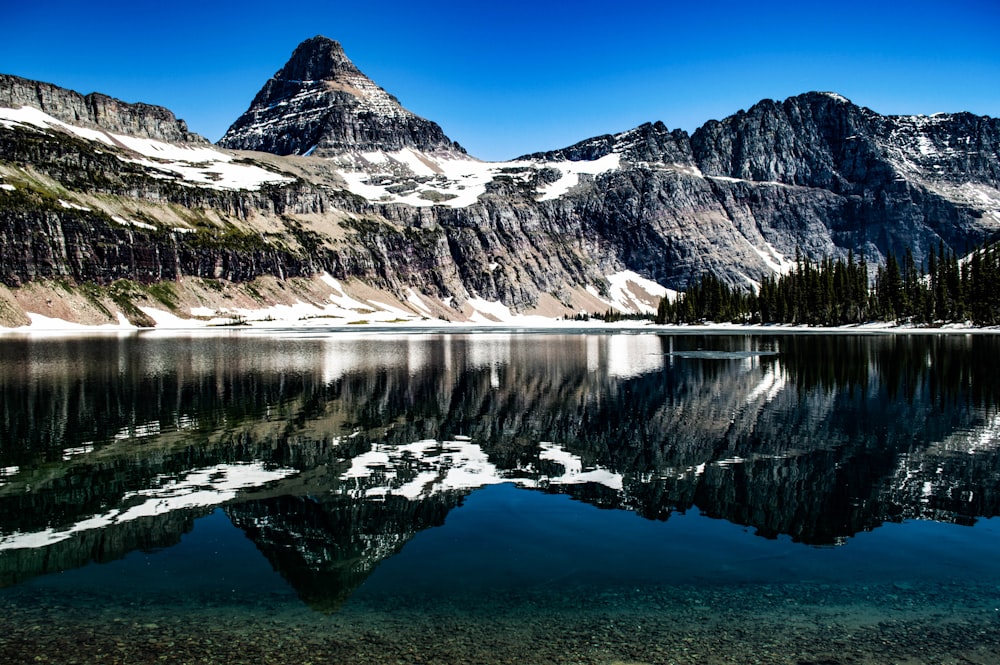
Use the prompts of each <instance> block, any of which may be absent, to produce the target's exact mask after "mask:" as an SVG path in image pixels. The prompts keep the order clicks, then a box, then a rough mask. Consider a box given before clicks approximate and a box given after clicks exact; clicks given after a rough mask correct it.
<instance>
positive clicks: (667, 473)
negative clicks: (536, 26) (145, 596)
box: [0, 333, 1000, 609]
mask: <svg viewBox="0 0 1000 665" xmlns="http://www.w3.org/2000/svg"><path fill="white" fill-rule="evenodd" d="M0 348H2V351H3V358H4V360H3V362H2V363H0V395H2V400H0V584H2V585H3V586H9V585H12V584H16V583H18V582H20V581H23V580H25V579H28V578H30V577H33V576H37V575H40V574H44V573H49V572H55V571H59V570H65V569H69V568H73V567H78V566H82V565H84V564H86V563H88V562H90V561H108V560H112V559H115V558H118V557H121V556H123V555H125V554H127V553H128V552H130V551H133V550H136V549H149V548H158V547H166V546H169V545H171V544H174V543H176V542H178V541H179V540H180V538H181V536H182V535H183V534H184V533H186V532H188V531H189V530H190V529H191V528H192V525H193V522H194V520H195V519H196V518H198V517H201V516H204V515H206V514H208V513H210V512H212V511H213V510H215V509H216V508H217V507H218V506H223V507H224V510H225V513H226V515H228V517H229V519H230V520H231V521H232V522H233V524H235V525H236V526H237V527H238V528H240V529H241V530H242V531H243V532H244V533H245V534H246V535H247V536H248V537H249V538H250V539H251V540H252V541H253V542H254V543H255V545H256V546H257V548H258V549H259V550H260V551H261V552H263V553H264V555H265V556H266V557H267V558H268V559H269V561H270V562H271V564H272V565H273V566H274V568H275V569H276V570H278V571H279V572H280V573H281V574H282V575H283V576H284V577H285V578H286V579H287V580H288V581H289V582H290V583H291V584H292V585H293V586H294V587H295V588H296V590H297V591H298V593H299V594H300V595H301V596H302V597H303V598H304V599H305V600H306V601H308V602H309V603H310V604H311V605H313V606H314V607H317V608H321V609H332V608H335V607H337V606H338V605H339V604H341V603H342V602H343V601H344V600H345V599H346V598H347V597H348V596H349V595H350V593H351V591H352V590H353V589H355V588H356V587H357V586H358V585H359V584H361V583H362V582H363V581H364V580H365V578H366V577H367V576H368V575H369V574H370V573H371V571H372V570H373V569H374V568H375V566H377V565H378V563H379V562H380V561H383V560H384V559H386V558H388V557H391V556H392V555H393V554H395V553H396V552H398V551H399V550H400V549H401V548H402V547H403V545H404V544H405V543H406V542H407V541H408V540H409V539H410V538H411V537H412V536H413V535H414V534H415V533H417V532H418V531H421V530H423V529H427V528H429V527H433V526H438V525H441V524H443V523H444V521H445V518H446V517H447V515H448V513H449V511H450V510H452V509H453V508H455V507H456V506H458V505H460V504H461V502H462V500H463V498H464V497H465V496H467V495H468V494H469V493H470V492H472V491H474V490H476V489H478V488H481V487H484V486H486V485H492V484H497V483H503V482H513V483H517V484H518V485H520V486H522V487H525V488H530V489H536V490H538V491H544V492H550V493H563V494H568V495H570V496H572V497H573V498H575V499H578V500H580V501H584V502H588V503H591V504H594V505H596V506H599V507H604V508H615V509H624V510H630V511H634V512H636V513H638V514H639V515H642V516H644V517H646V518H649V519H655V520H666V519H668V518H669V517H670V515H671V514H672V513H673V512H675V511H686V510H688V509H691V508H693V507H696V508H697V509H698V510H699V511H700V512H701V513H702V514H704V515H708V516H711V517H717V518H722V519H725V520H728V521H730V522H733V523H736V524H740V525H746V526H748V527H752V528H753V529H755V530H756V533H758V534H759V535H761V536H764V537H769V538H771V537H776V536H778V535H781V534H785V535H788V536H790V537H791V538H792V539H793V540H795V541H798V542H801V543H804V544H809V545H833V544H841V543H844V542H847V539H849V538H850V537H851V536H853V535H854V534H857V533H858V532H861V531H865V530H870V529H872V528H875V527H877V526H879V525H880V524H882V523H883V522H886V521H901V520H904V519H911V518H919V519H927V520H936V521H944V522H954V523H958V524H972V523H973V522H975V520H976V519H977V518H980V517H991V516H995V515H997V514H998V513H1000V506H998V493H997V488H998V484H1000V481H998V474H997V470H998V469H1000V459H998V453H997V448H998V447H1000V414H998V408H997V407H998V397H1000V339H998V338H997V337H995V336H992V335H926V336H924V335H912V336H907V335H856V336H855V335H798V336H794V335H774V336H769V335H743V334H739V335H700V334H684V335H663V336H660V335H652V334H642V335H626V334H618V335H583V334H577V335H573V334H569V335H564V334H490V335H474V336H473V335H443V334H441V335H438V334H435V335H429V334H423V335H387V334H386V335H367V336H366V335H354V336H348V335H343V334H331V335H319V334H316V335H312V336H310V335H305V334H299V335H296V336H290V337H287V338H281V337H268V336H254V335H248V334H238V333H233V334H218V335H210V336H202V337H174V338H164V337H159V336H156V335H148V336H147V335H131V336H124V337H88V338H83V339H54V340H52V339H49V340H46V339H36V340H27V339H6V340H2V341H0Z"/></svg>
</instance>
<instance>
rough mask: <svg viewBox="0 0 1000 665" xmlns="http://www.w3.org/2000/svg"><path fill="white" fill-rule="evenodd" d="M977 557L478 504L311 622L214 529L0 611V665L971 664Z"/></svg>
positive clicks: (920, 525)
mask: <svg viewBox="0 0 1000 665" xmlns="http://www.w3.org/2000/svg"><path fill="white" fill-rule="evenodd" d="M997 551H1000V523H998V520H997V519H991V520H984V521H981V522H979V523H978V524H976V525H975V526H974V527H971V528H970V527H963V526H956V525H948V524H938V523H928V522H904V523H902V524H886V525H883V526H882V527H881V528H879V529H876V530H874V531H872V532H869V533H864V534H859V535H858V536H857V537H856V538H855V539H854V540H853V541H852V542H851V543H850V544H849V545H848V546H847V547H836V548H823V547H819V548H817V547H806V546H803V545H801V544H797V543H792V542H791V541H790V540H789V539H787V538H777V539H768V538H762V537H760V536H759V535H756V534H754V533H752V532H751V530H749V529H746V528H744V527H739V526H737V525H733V524H730V523H728V522H725V521H723V520H716V519H711V518H709V517H706V516H703V515H700V514H698V513H697V511H689V512H688V513H686V514H675V515H673V516H671V518H670V519H669V520H667V521H666V522H651V521H648V520H643V519H641V518H639V517H637V516H635V515H634V514H631V513H628V512H624V511H617V510H600V509H598V508H595V507H593V506H590V505H587V504H584V503H580V502H578V501H574V500H572V499H570V498H568V497H565V496H557V495H546V494H542V493H539V492H535V491H529V490H524V489H520V488H517V487H515V486H513V485H498V486H492V487H487V488H485V489H482V490H479V491H477V492H474V493H473V494H472V495H470V496H469V497H468V500H467V501H466V502H465V504H464V505H462V506H461V507H460V508H459V509H457V510H455V511H454V512H453V513H452V514H451V515H450V516H449V518H448V521H447V522H446V523H445V524H444V525H443V526H442V527H440V528H438V529H431V530H428V531H425V532H421V533H419V534H417V535H416V536H415V537H414V538H413V540H412V541H411V542H409V543H408V544H407V545H406V546H405V547H404V548H403V550H402V551H401V552H400V553H399V554H398V555H396V556H395V557H393V558H391V559H388V560H386V561H384V562H383V563H382V564H381V565H380V566H379V567H378V568H377V569H376V570H375V572H374V573H373V574H372V575H371V576H370V577H369V578H368V579H367V580H366V581H365V582H364V583H363V584H362V585H361V586H360V587H359V588H358V589H356V590H355V592H354V594H353V595H352V596H351V597H350V599H349V600H347V601H346V602H345V603H344V604H343V605H342V606H341V607H339V608H337V609H335V610H333V611H329V612H321V611H316V610H315V609H314V608H311V607H309V606H308V605H307V604H306V603H304V602H303V601H302V600H301V599H300V598H299V597H298V595H297V594H296V592H295V591H294V590H293V589H292V588H291V587H290V586H289V585H288V584H286V583H285V582H284V581H283V580H282V579H281V577H280V576H279V575H278V574H277V573H276V572H274V571H273V569H271V567H270V565H269V564H268V563H267V561H265V560H264V558H263V557H262V556H261V555H260V554H259V553H258V552H257V551H256V549H255V547H254V545H253V544H252V543H251V542H250V541H249V540H248V539H246V538H245V537H244V535H243V534H242V532H240V531H239V530H238V529H236V528H235V527H234V526H233V525H232V524H231V522H230V521H229V519H228V518H227V516H226V514H225V513H224V512H223V511H222V510H215V511H214V512H212V513H211V514H209V515H207V516H206V517H203V518H200V519H198V520H196V521H195V523H194V528H193V529H192V531H191V532H190V533H188V534H186V535H185V536H184V537H183V538H182V540H181V542H180V543H179V544H177V545H175V546H173V547H169V548H164V549H159V550H152V551H146V552H132V553H130V554H129V555H127V556H126V557H124V558H123V559H120V560H117V561H113V562H110V563H106V564H89V565H88V566H85V567H83V568H80V569H76V570H72V571H66V572H63V573H60V574H56V575H50V576H47V577H41V578H36V579H34V580H31V581H29V582H27V583H25V584H22V585H19V586H16V587H13V588H9V589H6V590H3V591H0V603H2V605H3V607H4V611H3V612H2V613H0V662H2V663H39V662H41V663H66V664H69V663H122V664H125V663H135V664H139V663H163V662H170V663H220V664H222V663H301V664H306V663H313V664H315V665H319V664H323V663H360V664H367V663H372V664H375V663H378V664H383V663H567V664H568V663H586V664H591V663H593V664H612V663H617V664H624V663H692V664H693V663H710V664H714V663H794V664H796V665H804V664H807V663H808V664H824V665H831V664H834V663H845V664H846V663H858V664H869V663H870V664H875V663H880V664H881V663H902V664H914V663H981V664H984V665H985V664H987V663H997V662H1000V612H998V609H997V607H998V604H1000V577H997V576H996V575H995V574H994V573H993V571H995V569H996V566H995V564H994V562H993V558H992V556H991V555H992V554H993V553H995V552H997ZM696 552H700V554H699V555H698V556H691V555H692V554H693V553H696Z"/></svg>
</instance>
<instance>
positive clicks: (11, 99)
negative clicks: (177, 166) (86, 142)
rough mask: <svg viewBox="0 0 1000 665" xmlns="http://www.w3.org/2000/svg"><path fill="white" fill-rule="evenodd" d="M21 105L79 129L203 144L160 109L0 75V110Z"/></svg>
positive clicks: (202, 139)
mask: <svg viewBox="0 0 1000 665" xmlns="http://www.w3.org/2000/svg"><path fill="white" fill-rule="evenodd" d="M21 106H29V107H31V108H36V109H39V110H41V111H44V112H45V113H47V114H48V115H50V116H52V117H53V118H56V119H58V120H62V121H63V122H67V123H70V124H72V125H77V126H79V127H91V128H94V129H103V130H106V131H109V132H114V133H116V134H127V135H129V136H142V137H145V138H151V139H156V140H158V141H170V142H193V143H207V141H206V140H205V139H204V138H203V137H201V136H198V135H197V134H194V133H192V132H190V131H188V127H187V124H186V123H185V122H184V121H183V120H178V119H177V118H176V117H175V116H174V114H173V113H172V112H170V111H169V110H168V109H165V108H163V107H162V106H154V105H152V104H128V103H126V102H123V101H121V100H119V99H115V98H113V97H108V96H107V95H102V94H100V93H96V92H92V93H90V94H89V95H81V94H80V93H78V92H73V91H72V90H66V89H65V88H60V87H59V86H55V85H52V84H51V83H42V82H40V81H31V80H28V79H24V78H21V77H19V76H11V75H8V74H0V107H7V108H18V107H21Z"/></svg>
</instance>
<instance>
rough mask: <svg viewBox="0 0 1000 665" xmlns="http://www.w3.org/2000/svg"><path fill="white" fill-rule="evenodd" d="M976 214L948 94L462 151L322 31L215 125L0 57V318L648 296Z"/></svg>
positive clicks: (493, 311)
mask: <svg viewBox="0 0 1000 665" xmlns="http://www.w3.org/2000/svg"><path fill="white" fill-rule="evenodd" d="M998 235H1000V120H996V119H992V118H989V117H982V116H974V115H971V114H968V113H957V114H938V115H934V116H930V117H927V116H883V115H879V114H878V113H876V112H874V111H872V110H869V109H866V108H862V107H859V106H856V105H854V104H852V103H851V102H850V101H849V100H847V99H845V98H844V97H841V96H840V95H837V94H833V93H822V92H810V93H806V94H803V95H799V96H796V97H792V98H789V99H786V100H785V101H783V102H777V101H772V100H764V101H761V102H760V103H758V104H756V105H754V106H753V107H752V108H750V109H749V110H747V111H739V112H738V113H736V114H735V115H732V116H730V117H728V118H725V119H723V120H720V121H716V120H712V121H709V122H707V123H706V124H705V125H703V126H702V127H700V128H699V129H697V130H696V131H695V132H694V133H692V134H690V135H689V134H688V133H687V132H684V131H681V130H669V129H668V128H667V127H666V126H664V125H663V124H662V123H659V122H657V123H648V124H644V125H641V126H640V127H637V128H635V129H632V130H629V131H627V132H623V133H620V134H614V135H605V136H600V137H595V138H591V139H587V140H585V141H581V142H580V143H577V144H575V145H573V146H569V147H567V148H564V149H562V150H557V151H552V152H543V153H535V154H531V155H525V156H524V157H521V158H518V159H515V160H512V161H510V162H483V161H480V160H477V159H475V158H474V157H472V156H470V155H468V154H467V153H466V152H465V151H464V150H463V149H462V147H461V146H459V145H458V144H457V143H455V142H454V141H452V140H451V139H449V138H448V137H447V136H446V135H445V134H444V132H443V131H442V129H441V128H440V127H439V126H438V125H437V124H435V123H434V122H431V121H430V120H426V119H423V118H420V117H418V116H416V115H415V114H413V113H411V112H410V111H408V110H406V109H405V108H403V107H402V105H400V103H399V101H398V100H396V99H395V98H394V97H393V96H392V95H390V94H389V93H388V92H386V91H385V90H383V89H382V88H380V87H379V86H378V85H376V84H375V83H374V82H372V81H371V80H370V79H368V78H367V77H366V76H365V75H364V74H363V73H362V72H361V71H360V70H358V68H357V67H355V66H354V64H353V63H351V61H350V60H349V59H348V58H347V56H346V55H345V54H344V51H343V49H342V48H341V47H340V45H339V44H338V43H337V42H335V41H332V40H329V39H326V38H324V37H314V38H312V39H309V40H307V41H305V42H303V43H302V44H301V45H299V47H298V48H296V49H295V52H294V53H293V54H292V57H291V59H290V60H289V61H288V63H286V64H285V66H284V67H282V68H281V69H280V70H279V71H278V72H276V73H275V75H274V76H273V77H272V78H271V79H269V80H268V81H267V82H266V83H265V84H264V86H263V87H262V89H261V91H260V92H259V93H258V94H257V96H256V97H255V98H254V100H253V101H252V102H251V104H250V107H249V108H248V110H247V111H246V113H244V114H243V115H242V116H241V117H240V118H238V119H237V120H236V121H235V122H234V123H233V125H232V126H231V127H230V128H229V130H228V131H227V132H226V134H225V136H224V137H223V138H222V139H221V140H220V141H219V143H218V145H216V146H213V145H211V144H210V143H209V142H208V141H206V140H205V139H203V138H202V137H200V136H198V135H196V134H193V133H191V132H190V131H189V130H188V128H187V126H186V125H185V123H184V122H183V121H180V120H178V119H177V118H176V117H175V116H174V115H173V113H171V112H170V111H168V110H166V109H164V108H161V107H156V106H149V105H145V104H126V103H124V102H121V101H119V100H115V99H112V98H110V97H107V96H104V95H99V94H90V95H86V96H84V95H80V94H78V93H75V92H72V91H69V90H64V89H61V88H58V87H56V86H53V85H50V84H47V83H40V82H36V81H29V80H26V79H22V78H18V77H16V76H10V75H0V281H2V283H3V284H4V285H5V286H3V287H0V325H2V326H8V327H9V326H18V325H25V324H27V323H29V322H31V321H34V322H35V323H36V325H38V324H39V322H44V321H48V320H50V319H52V318H58V319H65V320H69V321H75V322H79V323H85V324H100V323H119V322H124V321H125V320H126V319H127V320H128V322H130V323H131V324H134V325H154V324H158V325H167V324H169V323H172V322H174V323H175V322H176V321H177V320H178V319H184V320H189V319H192V318H194V319H200V320H202V321H203V322H219V321H223V322H225V321H235V322H242V321H244V320H252V319H254V318H261V317H265V316H266V317H275V316H278V317H286V318H287V317H298V318H307V317H314V318H315V317H322V318H323V319H324V320H327V321H331V322H332V321H334V320H336V319H339V320H342V321H345V322H346V321H359V320H366V321H375V320H410V319H435V318H442V319H448V320H472V321H491V320H509V319H510V318H511V317H513V316H515V315H519V314H541V315H544V316H548V317H555V316H565V315H570V314H573V313H576V312H578V311H581V310H585V311H591V312H594V311H605V310H607V309H617V310H621V311H625V312H643V311H645V312H649V311H652V310H653V309H654V308H655V306H656V304H657V302H658V300H659V298H660V297H662V296H664V295H666V294H668V293H670V290H680V289H684V288H685V286H686V285H687V284H688V283H689V282H691V281H692V280H695V279H697V278H699V277H700V276H701V275H702V274H703V273H705V272H711V273H714V274H716V275H718V276H720V277H722V278H723V279H724V280H725V281H727V282H728V283H730V284H732V285H738V286H746V287H749V288H752V287H753V286H754V285H755V284H757V283H758V282H759V281H760V279H761V277H762V276H764V275H769V274H774V273H775V272H779V273H780V272H783V271H786V270H788V269H789V267H790V266H791V265H792V262H793V259H794V257H795V255H796V252H799V253H801V255H803V256H805V257H808V258H811V259H814V260H818V259H820V258H822V257H831V258H837V257H843V256H846V255H847V253H848V252H849V251H853V252H854V254H855V255H856V256H859V257H860V256H863V257H865V258H866V260H867V261H868V262H869V263H870V264H878V263H882V262H884V260H885V257H886V256H887V255H888V253H889V252H895V253H902V252H903V251H904V250H906V249H909V250H910V251H912V253H913V256H914V258H915V259H916V261H917V262H920V261H922V260H923V259H924V258H925V257H926V256H927V253H928V250H929V248H930V247H935V248H936V247H938V245H939V243H944V244H945V245H946V246H947V247H948V248H949V249H952V250H954V251H956V252H965V251H967V250H969V249H971V248H972V247H974V246H976V245H979V244H982V243H984V242H989V241H991V240H993V239H995V238H997V237H998ZM39 315H40V316H39ZM41 317H49V318H45V319H43V318H41Z"/></svg>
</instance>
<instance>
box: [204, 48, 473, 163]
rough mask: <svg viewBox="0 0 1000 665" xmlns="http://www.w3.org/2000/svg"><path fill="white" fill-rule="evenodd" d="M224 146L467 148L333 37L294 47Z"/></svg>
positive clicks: (323, 152)
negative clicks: (366, 70)
mask: <svg viewBox="0 0 1000 665" xmlns="http://www.w3.org/2000/svg"><path fill="white" fill-rule="evenodd" d="M219 145H221V146H223V147H226V148H234V149H242V150H257V151H261V152H270V153H274V154H277V155H302V154H307V153H308V154H312V155H316V156H332V155H336V154H340V153H343V152H347V151H350V150H361V151H372V150H390V151H391V150H399V149H401V148H416V149H418V150H426V151H432V150H450V151H461V148H460V147H459V146H458V145H457V144H455V143H453V142H452V141H451V140H449V139H448V137H447V136H445V135H444V132H443V131H441V128H440V127H438V126H437V125H436V124H435V123H433V122H430V121H429V120H424V119H423V118H420V117H417V116H416V115H414V114H413V113H411V112H409V111H407V110H406V109H404V108H403V107H402V106H401V105H400V104H399V101H398V100H397V99H396V98H395V97H393V96H392V95H390V94H388V93H387V92H386V91H385V90H383V89H382V88H380V87H378V86H377V85H375V83H373V82H372V81H371V79H369V78H368V77H367V76H365V75H364V74H362V73H361V71H360V70H359V69H358V68H357V67H355V66H354V64H353V63H352V62H351V61H350V60H348V58H347V56H346V55H345V54H344V50H343V49H342V48H341V46H340V44H339V43H337V42H335V41H333V40H331V39H327V38H326V37H313V38H312V39H309V40H306V41H305V42H303V43H302V44H300V45H299V46H298V48H296V49H295V52H294V53H293V54H292V57H291V59H290V60H289V61H288V63H286V64H285V66H284V67H283V68H282V69H281V70H279V71H278V72H277V73H276V74H275V75H274V76H273V77H272V78H271V79H270V80H268V82H267V83H266V84H264V87H263V88H261V90H260V92H258V93H257V96H256V97H254V100H253V102H252V103H251V104H250V108H249V109H248V110H247V112H246V113H244V114H243V115H242V116H241V117H240V118H239V119H238V120H237V121H236V122H235V123H233V125H232V126H231V127H230V128H229V130H228V131H227V132H226V134H225V136H223V137H222V139H220V141H219Z"/></svg>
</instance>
